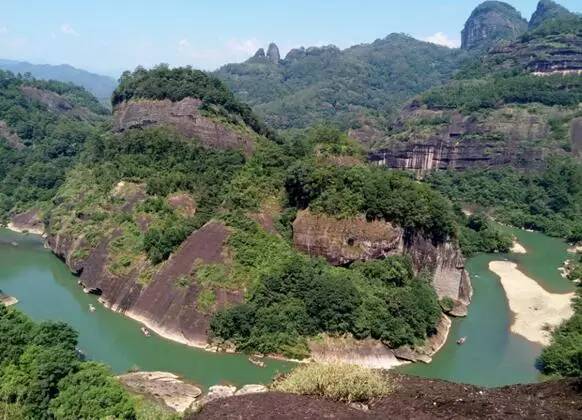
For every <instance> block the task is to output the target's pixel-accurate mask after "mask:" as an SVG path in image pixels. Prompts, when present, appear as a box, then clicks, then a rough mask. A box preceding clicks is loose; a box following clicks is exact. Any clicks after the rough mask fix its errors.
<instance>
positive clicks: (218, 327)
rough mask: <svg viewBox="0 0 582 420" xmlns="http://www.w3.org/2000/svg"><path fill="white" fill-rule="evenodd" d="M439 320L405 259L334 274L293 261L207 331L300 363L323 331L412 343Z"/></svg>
mask: <svg viewBox="0 0 582 420" xmlns="http://www.w3.org/2000/svg"><path fill="white" fill-rule="evenodd" d="M368 264H369V266H368ZM440 314H441V311H440V307H439V305H438V301H437V298H436V294H435V292H434V290H433V289H432V288H431V287H430V285H429V283H428V282H427V281H426V280H424V279H421V278H413V275H412V270H411V267H410V261H409V260H408V259H406V258H403V257H393V258H388V259H387V260H385V261H379V262H372V263H360V264H357V265H356V266H355V267H354V268H353V269H331V268H329V266H328V265H327V264H325V263H323V262H321V261H316V260H310V259H307V258H305V257H302V256H299V255H297V256H292V257H291V258H290V259H289V260H287V261H286V262H285V263H284V264H282V265H278V266H275V267H273V270H272V271H269V272H266V273H265V274H263V275H262V276H261V278H260V282H259V283H258V284H257V286H256V287H255V289H254V291H253V293H252V295H251V296H250V299H249V300H248V302H247V303H246V304H244V305H239V306H235V307H233V308H230V309H227V310H224V311H221V312H218V313H217V314H216V315H215V317H214V318H213V319H212V321H211V330H212V333H213V335H214V336H215V337H217V338H221V339H224V340H230V341H232V342H234V343H235V344H236V345H237V348H238V349H239V350H242V351H259V352H262V353H283V354H285V355H286V356H288V357H295V358H302V357H305V356H306V355H307V354H308V353H307V348H306V343H305V338H304V337H306V336H313V335H315V334H317V333H320V332H327V333H337V334H343V333H352V334H354V335H355V336H356V337H358V338H366V337H372V338H376V339H382V340H384V341H385V342H386V343H388V344H389V345H391V346H394V347H397V346H400V345H404V344H411V345H414V344H417V343H420V342H422V341H423V340H424V339H425V338H426V336H427V335H428V334H430V333H432V332H434V328H435V326H436V323H437V322H438V320H439V318H440Z"/></svg>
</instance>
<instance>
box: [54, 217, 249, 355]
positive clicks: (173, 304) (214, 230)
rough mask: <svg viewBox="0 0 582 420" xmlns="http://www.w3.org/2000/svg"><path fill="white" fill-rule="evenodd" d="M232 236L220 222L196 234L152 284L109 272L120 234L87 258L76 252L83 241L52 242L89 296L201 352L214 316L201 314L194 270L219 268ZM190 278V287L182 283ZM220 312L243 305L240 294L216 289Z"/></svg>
mask: <svg viewBox="0 0 582 420" xmlns="http://www.w3.org/2000/svg"><path fill="white" fill-rule="evenodd" d="M228 236H229V232H228V230H227V229H226V227H225V226H224V225H223V224H221V223H219V222H209V223H208V224H206V225H205V226H204V227H202V228H201V229H199V230H197V231H195V232H194V233H192V234H191V235H190V236H189V237H188V238H187V239H186V241H184V243H182V245H181V246H180V248H179V249H178V250H177V251H176V252H175V253H174V254H173V255H172V257H171V258H170V259H169V260H168V261H166V262H165V263H164V264H163V265H162V267H161V268H160V269H159V270H158V271H157V272H155V273H154V274H153V276H152V279H151V280H150V281H149V282H144V281H142V280H140V274H141V271H140V270H135V271H134V272H132V273H130V274H129V275H127V276H117V275H114V274H112V273H111V272H109V271H108V270H107V260H108V257H109V255H108V252H109V251H108V248H109V244H110V242H111V241H112V240H114V239H115V237H116V234H114V235H113V236H112V237H110V238H108V239H106V240H104V241H102V242H101V243H100V244H99V245H98V246H97V247H96V248H94V249H93V250H91V251H90V253H89V255H88V256H87V257H86V258H82V257H80V256H79V253H78V252H77V251H78V250H79V249H82V246H81V242H82V241H83V239H82V238H81V239H76V240H75V239H72V238H63V237H59V236H52V235H50V236H49V237H48V244H49V246H50V247H51V249H52V250H53V251H54V252H55V253H56V254H57V255H59V256H60V257H62V258H63V259H64V260H65V261H66V263H67V264H68V265H69V267H71V269H72V270H73V271H75V272H77V273H78V274H79V275H80V278H79V283H80V284H81V285H82V286H83V287H84V289H85V291H86V292H90V293H94V294H97V295H99V296H100V301H101V302H102V303H103V304H105V305H106V306H107V307H110V308H111V309H113V310H115V311H117V312H121V313H123V314H125V315H127V316H129V317H131V318H134V319H136V320H138V321H140V322H142V323H144V324H145V325H147V326H148V328H150V329H152V330H153V331H155V332H157V333H158V334H160V335H161V336H163V337H166V338H169V339H172V340H175V341H178V342H181V343H184V344H189V345H194V346H198V347H205V346H206V345H207V330H208V325H209V320H210V315H208V314H207V313H204V312H202V311H200V310H199V309H198V308H197V306H196V302H197V297H198V294H199V293H200V290H201V287H200V286H199V285H198V284H197V282H196V277H195V265H196V264H201V263H202V264H204V263H206V264H211V263H219V262H222V261H223V259H224V254H225V251H224V246H225V242H226V240H227V238H228ZM180 278H185V279H188V280H189V283H186V284H184V283H181V282H180V283H179V282H178V281H177V279H180ZM215 293H216V308H217V309H218V308H221V307H224V306H225V305H228V304H234V303H239V302H241V301H242V298H243V294H242V292H239V291H231V290H223V289H216V290H215Z"/></svg>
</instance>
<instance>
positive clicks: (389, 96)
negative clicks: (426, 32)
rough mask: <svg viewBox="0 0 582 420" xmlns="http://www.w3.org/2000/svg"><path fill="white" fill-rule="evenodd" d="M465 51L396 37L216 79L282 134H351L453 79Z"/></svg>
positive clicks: (306, 52)
mask: <svg viewBox="0 0 582 420" xmlns="http://www.w3.org/2000/svg"><path fill="white" fill-rule="evenodd" d="M463 58H464V53H463V52H462V51H459V50H455V49H449V48H444V47H439V46H436V45H434V44H429V43H425V42H421V41H417V40H415V39H413V38H412V37H409V36H406V35H403V34H392V35H389V36H387V37H386V38H384V39H379V40H376V41H375V42H373V43H371V44H361V45H357V46H354V47H352V48H348V49H346V50H343V51H342V50H339V49H338V48H337V47H334V46H326V47H321V48H308V49H297V50H293V51H291V52H290V53H289V54H288V55H287V57H286V58H285V59H284V60H281V61H280V62H279V63H277V64H274V63H272V62H271V61H268V60H260V59H259V60H257V59H254V58H253V59H250V60H248V61H247V62H245V63H241V64H229V65H227V66H224V67H222V68H221V69H219V70H218V71H217V72H216V73H215V74H216V75H217V76H218V77H219V78H221V79H222V80H224V81H225V83H226V84H227V85H228V86H229V87H230V88H231V89H232V90H233V91H234V92H235V94H236V95H237V96H238V97H239V98H240V99H241V100H243V101H245V102H247V103H249V104H250V105H251V106H253V109H255V111H256V112H257V113H258V114H259V115H260V116H261V117H263V118H264V119H265V121H266V122H267V123H268V124H269V125H270V126H272V127H276V128H285V129H286V128H305V127H308V126H310V125H313V124H314V123H317V122H319V121H332V122H334V123H337V124H339V125H340V126H341V128H343V129H345V128H348V127H349V126H351V125H353V124H354V123H355V121H354V117H356V118H357V116H358V115H361V114H366V115H368V116H370V117H372V118H374V119H376V120H380V121H381V122H382V121H384V119H385V118H386V115H388V114H390V113H391V111H392V110H393V109H394V108H395V107H397V106H398V105H399V104H401V103H402V102H404V101H405V100H406V99H408V98H410V97H412V96H414V95H415V94H419V93H421V92H423V91H425V90H426V89H428V88H430V87H432V86H435V85H438V84H441V83H443V82H444V81H446V80H448V79H449V78H450V77H451V75H452V74H453V72H454V71H455V70H456V68H457V66H458V63H459V62H460V61H461V60H462V59H463Z"/></svg>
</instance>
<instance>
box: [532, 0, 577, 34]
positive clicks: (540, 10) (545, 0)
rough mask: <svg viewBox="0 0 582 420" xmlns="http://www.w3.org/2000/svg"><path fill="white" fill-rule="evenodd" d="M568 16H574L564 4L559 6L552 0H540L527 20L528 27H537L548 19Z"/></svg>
mask: <svg viewBox="0 0 582 420" xmlns="http://www.w3.org/2000/svg"><path fill="white" fill-rule="evenodd" d="M570 16H574V14H573V13H572V12H570V11H569V10H568V9H566V8H565V7H564V6H561V5H559V4H558V3H556V2H554V1H552V0H541V1H540V2H539V3H538V7H537V9H536V11H535V12H534V14H533V15H532V17H531V19H530V21H529V28H530V29H534V28H537V27H538V26H540V25H541V24H542V23H544V22H546V21H547V20H550V19H560V18H564V17H570Z"/></svg>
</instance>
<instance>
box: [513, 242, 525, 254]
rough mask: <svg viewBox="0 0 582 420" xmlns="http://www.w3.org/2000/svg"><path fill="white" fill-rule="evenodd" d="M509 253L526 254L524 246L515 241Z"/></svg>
mask: <svg viewBox="0 0 582 420" xmlns="http://www.w3.org/2000/svg"><path fill="white" fill-rule="evenodd" d="M511 252H512V253H514V254H527V250H526V249H525V248H524V246H523V245H522V244H520V243H519V242H517V241H513V245H512V246H511Z"/></svg>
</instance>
